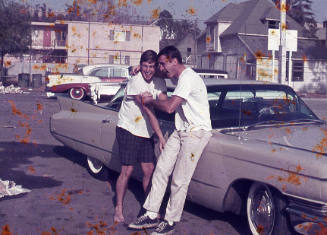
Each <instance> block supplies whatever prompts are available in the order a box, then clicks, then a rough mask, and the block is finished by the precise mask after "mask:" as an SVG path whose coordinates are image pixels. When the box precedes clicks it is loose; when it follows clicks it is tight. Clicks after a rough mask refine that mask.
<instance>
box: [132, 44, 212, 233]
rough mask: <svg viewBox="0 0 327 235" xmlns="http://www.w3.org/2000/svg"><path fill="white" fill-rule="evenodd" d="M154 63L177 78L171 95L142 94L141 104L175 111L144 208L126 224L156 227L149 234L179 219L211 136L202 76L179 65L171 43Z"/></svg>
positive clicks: (164, 229) (165, 229)
mask: <svg viewBox="0 0 327 235" xmlns="http://www.w3.org/2000/svg"><path fill="white" fill-rule="evenodd" d="M158 63H159V69H160V70H161V72H164V73H165V74H166V76H167V77H168V78H171V79H176V78H177V86H176V88H175V90H174V92H173V94H172V96H171V98H169V99H167V100H163V101H160V100H157V99H153V98H152V97H151V96H148V95H149V94H143V96H142V97H143V103H144V104H145V105H146V106H153V107H155V108H157V109H160V110H162V111H165V112H167V113H173V112H175V130H174V132H173V133H172V134H171V136H170V137H169V139H168V141H167V142H166V144H165V147H164V149H163V151H162V153H161V155H160V156H159V159H158V162H157V165H156V168H155V171H154V173H153V176H152V186H151V190H150V192H149V194H148V196H147V199H146V201H145V203H144V205H143V207H144V208H145V209H146V210H147V211H146V213H145V214H144V215H142V216H140V217H139V218H137V220H136V221H135V222H133V223H131V224H129V228H132V229H144V228H153V227H156V229H155V231H154V232H153V233H152V235H159V234H160V235H163V234H172V233H173V231H174V227H175V222H179V221H180V219H181V215H182V212H183V208H184V203H185V199H186V194H187V190H188V186H189V183H190V181H191V178H192V176H193V173H194V171H195V168H196V166H197V163H198V160H199V159H200V157H201V154H202V152H203V150H204V148H205V146H206V145H207V144H208V142H209V140H210V137H211V136H212V134H211V130H212V128H211V121H210V113H209V103H208V97H207V89H206V86H205V84H204V82H203V80H202V78H201V77H200V76H199V75H198V74H197V73H196V72H194V71H193V70H192V69H191V68H186V67H185V66H184V65H183V64H182V58H181V54H180V52H179V51H178V49H177V48H175V47H174V46H168V47H166V48H164V49H163V50H161V51H160V52H159V54H158ZM171 174H172V182H171V194H170V197H169V201H168V205H167V208H166V213H165V217H164V220H163V221H162V222H161V223H158V221H157V220H156V218H157V217H158V212H159V208H160V206H161V203H162V199H163V197H164V194H165V191H166V186H167V184H168V179H169V176H170V175H171Z"/></svg>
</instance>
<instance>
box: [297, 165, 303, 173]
mask: <svg viewBox="0 0 327 235" xmlns="http://www.w3.org/2000/svg"><path fill="white" fill-rule="evenodd" d="M300 171H303V168H302V167H301V165H300V164H299V165H297V166H296V172H298V173H299V172H300Z"/></svg>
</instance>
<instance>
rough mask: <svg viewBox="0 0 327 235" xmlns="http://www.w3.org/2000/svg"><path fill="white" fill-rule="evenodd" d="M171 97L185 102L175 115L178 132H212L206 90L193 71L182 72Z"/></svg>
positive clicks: (187, 69)
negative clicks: (177, 97)
mask: <svg viewBox="0 0 327 235" xmlns="http://www.w3.org/2000/svg"><path fill="white" fill-rule="evenodd" d="M172 95H176V96H179V97H181V98H183V99H184V100H185V101H183V102H182V104H181V106H179V107H178V108H177V110H176V114H175V127H176V129H177V130H178V131H180V130H183V131H195V130H206V131H211V130H212V127H211V120H210V112H209V102H208V94H207V88H206V86H205V84H204V82H203V80H202V78H201V77H200V76H199V75H198V74H197V73H196V72H194V70H192V69H191V68H186V69H184V70H183V72H182V73H181V74H180V76H179V78H178V80H177V86H176V88H175V90H174V92H173V94H172Z"/></svg>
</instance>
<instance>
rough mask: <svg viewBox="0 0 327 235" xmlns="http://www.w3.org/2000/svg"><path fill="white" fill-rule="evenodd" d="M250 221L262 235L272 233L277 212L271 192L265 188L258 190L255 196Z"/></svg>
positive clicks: (251, 206)
mask: <svg viewBox="0 0 327 235" xmlns="http://www.w3.org/2000/svg"><path fill="white" fill-rule="evenodd" d="M250 219H251V221H252V223H253V225H254V226H255V227H256V228H257V232H258V233H259V234H260V235H262V234H270V233H271V231H272V229H273V226H274V220H275V211H274V204H273V201H272V197H271V196H270V192H269V191H268V190H267V189H266V188H265V187H259V188H257V189H256V190H255V192H254V194H253V198H252V203H251V205H250Z"/></svg>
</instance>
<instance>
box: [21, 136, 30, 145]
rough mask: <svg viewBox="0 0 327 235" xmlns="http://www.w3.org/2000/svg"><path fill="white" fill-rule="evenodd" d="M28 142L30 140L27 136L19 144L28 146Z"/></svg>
mask: <svg viewBox="0 0 327 235" xmlns="http://www.w3.org/2000/svg"><path fill="white" fill-rule="evenodd" d="M29 142H30V138H29V137H28V136H27V137H25V138H24V139H21V140H20V143H22V144H28V143H29Z"/></svg>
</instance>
